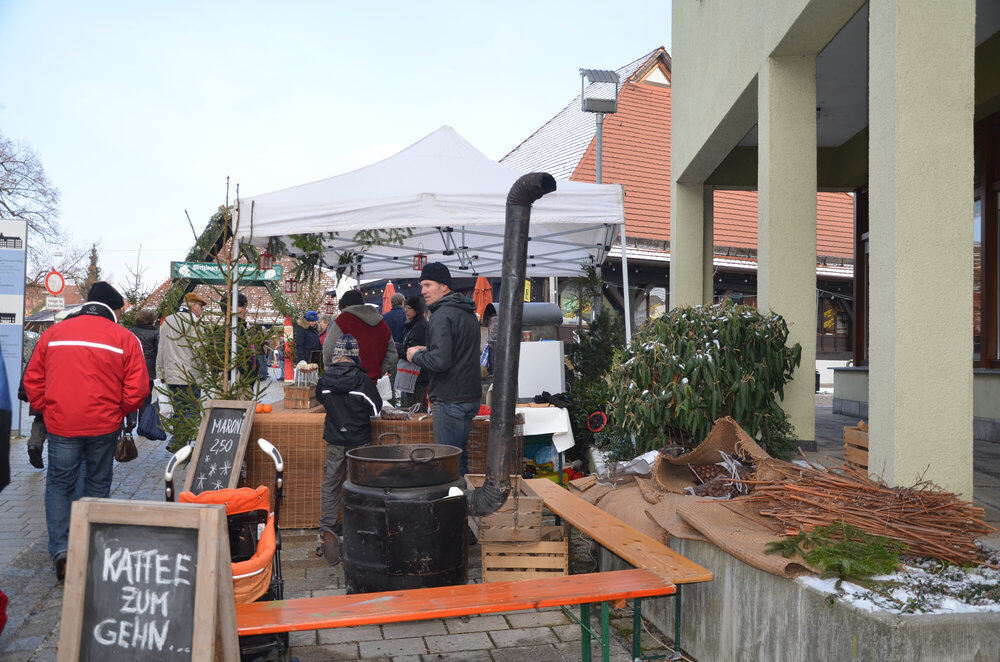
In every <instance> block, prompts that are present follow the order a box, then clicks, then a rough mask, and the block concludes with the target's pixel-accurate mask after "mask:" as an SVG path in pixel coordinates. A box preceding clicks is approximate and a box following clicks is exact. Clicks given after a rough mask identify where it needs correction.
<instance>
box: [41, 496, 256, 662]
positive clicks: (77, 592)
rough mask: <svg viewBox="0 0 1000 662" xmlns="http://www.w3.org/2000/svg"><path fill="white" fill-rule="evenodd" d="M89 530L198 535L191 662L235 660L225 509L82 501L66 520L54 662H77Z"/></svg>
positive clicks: (237, 653)
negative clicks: (115, 527) (152, 529)
mask: <svg viewBox="0 0 1000 662" xmlns="http://www.w3.org/2000/svg"><path fill="white" fill-rule="evenodd" d="M92 524H120V525H126V526H127V525H134V526H156V527H167V528H179V529H195V530H197V532H198V561H197V564H196V566H195V589H194V590H195V596H194V614H193V620H194V623H193V624H192V641H191V656H190V659H191V660H208V661H211V660H214V659H221V660H224V661H225V662H236V661H237V660H239V658H240V650H239V648H240V646H239V638H238V637H237V634H236V602H235V599H234V597H233V582H232V571H231V568H232V562H231V559H230V553H229V532H228V529H227V525H226V509H225V506H222V505H215V504H212V505H200V504H184V503H163V502H156V501H126V500H122V499H95V498H91V497H85V498H83V499H80V500H79V501H75V502H74V503H73V507H72V515H71V517H70V528H69V555H68V557H67V564H66V580H65V581H66V584H65V591H64V593H63V604H62V624H61V629H60V633H59V648H58V657H57V659H58V661H59V662H78V660H79V659H80V644H81V638H82V636H83V622H84V608H85V598H86V595H85V593H86V586H87V583H86V582H87V562H88V559H89V558H90V533H91V525H92ZM217 654H219V655H217ZM108 656H109V657H108V659H114V657H115V652H114V650H111V649H110V647H109V651H108Z"/></svg>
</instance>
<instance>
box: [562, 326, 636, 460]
mask: <svg viewBox="0 0 1000 662" xmlns="http://www.w3.org/2000/svg"><path fill="white" fill-rule="evenodd" d="M624 346H625V328H624V326H623V323H622V318H621V317H619V316H618V315H615V314H614V313H613V312H610V311H608V310H607V309H606V308H605V309H602V310H601V312H600V313H598V315H597V317H595V318H594V321H593V322H591V323H590V324H588V325H587V326H585V327H581V328H580V329H579V330H578V331H577V332H576V342H575V343H574V344H572V345H567V347H566V358H567V359H568V360H569V362H570V364H571V365H572V366H573V368H572V369H567V370H566V395H567V398H568V399H569V417H570V423H571V425H572V427H573V438H574V439H575V441H576V445H575V446H574V448H573V449H571V450H570V451H568V452H567V457H568V458H569V459H571V460H572V459H576V458H578V457H579V458H585V457H586V451H587V449H588V448H589V447H590V446H591V445H592V444H593V443H594V433H593V432H591V431H590V430H589V429H588V428H587V417H588V416H590V414H592V413H593V412H595V411H607V407H608V387H607V383H606V382H605V381H604V374H605V373H606V372H607V371H608V370H610V369H611V362H612V359H614V356H615V352H616V351H617V350H620V349H621V348H622V347H624Z"/></svg>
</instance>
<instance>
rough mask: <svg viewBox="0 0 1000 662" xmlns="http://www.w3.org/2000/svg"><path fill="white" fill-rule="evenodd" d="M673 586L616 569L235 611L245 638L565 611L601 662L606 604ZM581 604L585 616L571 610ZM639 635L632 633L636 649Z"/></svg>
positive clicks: (585, 655)
mask: <svg viewBox="0 0 1000 662" xmlns="http://www.w3.org/2000/svg"><path fill="white" fill-rule="evenodd" d="M675 590H676V587H675V586H674V585H673V584H672V583H670V582H669V581H667V580H665V579H664V578H663V577H662V576H661V575H659V574H657V573H655V572H652V571H650V570H645V569H633V570H616V571H613V572H599V573H592V574H584V575H567V576H564V577H554V578H551V579H546V580H545V581H544V582H540V581H538V580H534V579H524V580H518V581H508V582H491V583H486V584H465V585H460V586H441V587H435V588H418V589H410V590H406V591H386V592H382V593H359V594H355V595H334V596H325V597H318V598H297V599H292V600H275V601H272V602H252V603H249V604H238V605H236V629H237V632H238V634H239V635H240V636H246V635H255V634H269V633H275V632H294V631H298V630H320V629H326V628H336V627H347V626H352V625H375V624H381V623H397V622H403V621H421V620H427V619H431V618H453V617H456V616H472V615H478V614H495V613H502V612H510V611H517V610H520V609H539V608H543V607H557V606H558V607H562V608H563V609H564V611H567V613H568V614H569V616H570V617H571V618H572V619H573V620H575V621H576V622H577V623H578V624H579V625H580V628H581V633H582V636H581V639H582V642H581V655H582V659H583V660H584V662H589V660H590V641H591V636H594V637H596V638H597V639H599V640H600V642H601V653H602V659H603V660H604V661H605V662H607V661H608V659H609V656H610V650H611V648H610V644H611V639H610V626H609V623H610V618H609V610H608V603H609V602H622V601H624V600H626V599H631V600H641V599H642V598H646V597H656V596H664V595H673V594H674V592H675ZM593 603H600V604H601V627H600V634H598V633H596V632H594V631H593V630H591V629H590V605H591V604H593ZM567 605H580V617H579V619H578V618H576V616H575V615H573V614H572V613H571V612H569V611H568V610H566V606H567ZM640 632H641V628H637V629H635V630H634V631H633V633H632V639H633V641H632V647H633V650H637V647H638V643H639V634H640Z"/></svg>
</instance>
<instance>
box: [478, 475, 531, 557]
mask: <svg viewBox="0 0 1000 662" xmlns="http://www.w3.org/2000/svg"><path fill="white" fill-rule="evenodd" d="M485 480H486V477H485V476H484V475H483V474H469V475H467V476H466V477H465V481H466V482H467V483H468V484H469V487H471V488H477V487H481V486H482V484H483V481H485ZM510 484H511V490H510V494H509V495H507V500H506V501H504V502H503V505H502V506H500V508H499V509H498V510H497V511H496V512H493V513H490V514H489V515H483V516H482V517H470V518H469V525H470V528H472V532H473V533H475V534H476V537H477V538H478V539H479V541H480V542H538V541H539V540H541V539H542V499H541V498H540V497H539V496H537V495H536V494H535V493H534V492H532V491H531V490H529V489H528V488H527V487H525V484H524V479H523V478H521V477H520V476H511V477H510Z"/></svg>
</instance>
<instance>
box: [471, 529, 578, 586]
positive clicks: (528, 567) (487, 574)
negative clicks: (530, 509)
mask: <svg viewBox="0 0 1000 662" xmlns="http://www.w3.org/2000/svg"><path fill="white" fill-rule="evenodd" d="M482 549H483V581H484V582H503V581H510V580H515V579H542V580H544V579H545V578H546V577H557V576H560V575H567V574H569V531H568V529H567V527H566V525H563V526H546V527H544V529H543V531H542V539H541V540H540V541H538V542H493V543H489V542H487V543H483V544H482Z"/></svg>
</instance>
